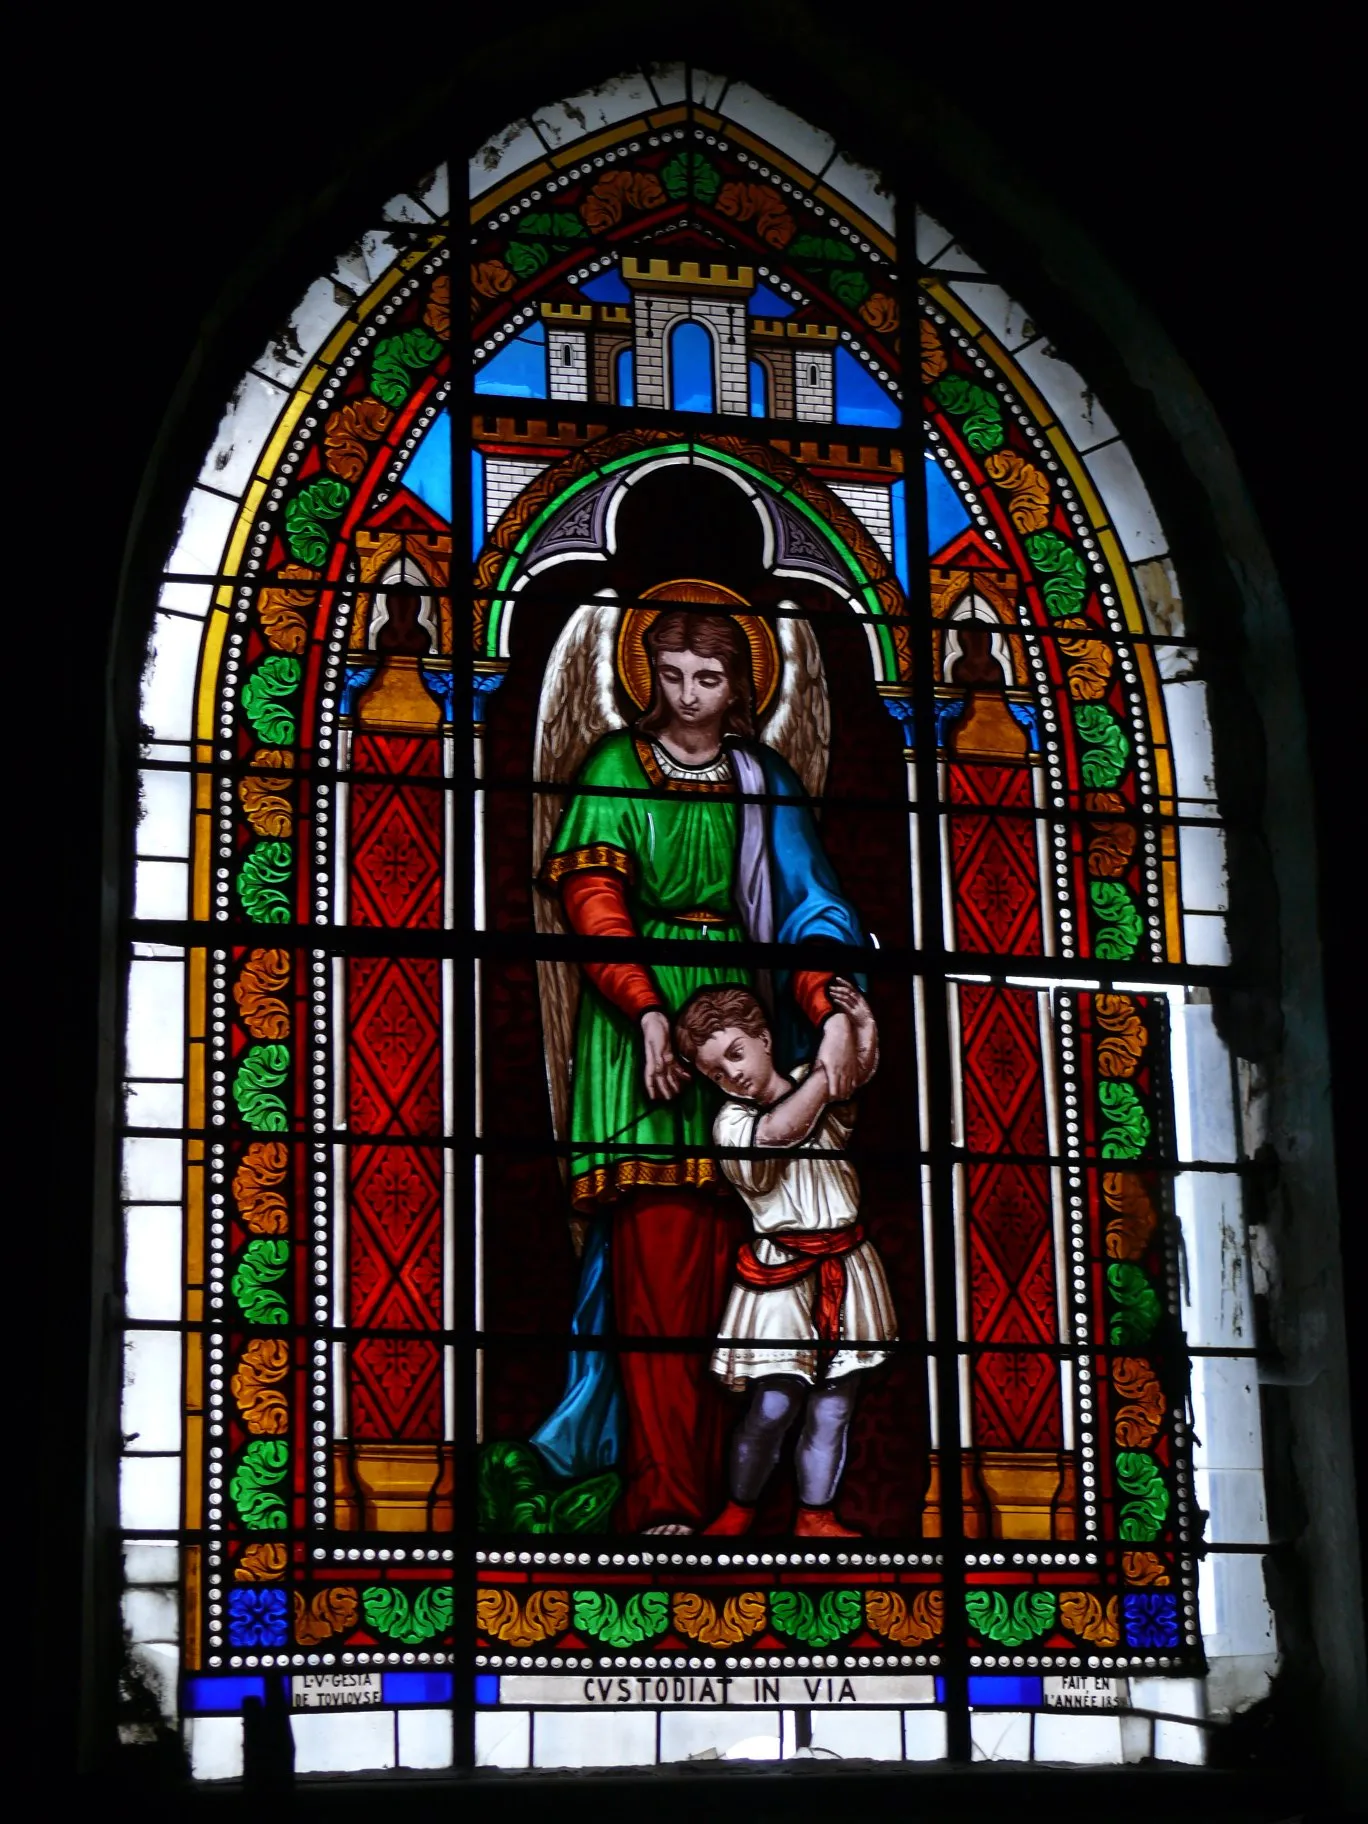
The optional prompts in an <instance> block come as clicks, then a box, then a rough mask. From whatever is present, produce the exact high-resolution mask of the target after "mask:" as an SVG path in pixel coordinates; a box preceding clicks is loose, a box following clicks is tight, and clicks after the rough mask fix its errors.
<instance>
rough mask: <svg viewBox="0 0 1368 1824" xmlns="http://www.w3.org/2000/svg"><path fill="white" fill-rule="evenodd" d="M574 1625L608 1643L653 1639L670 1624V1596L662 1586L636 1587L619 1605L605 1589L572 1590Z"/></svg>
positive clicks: (620, 1644)
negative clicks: (637, 1588)
mask: <svg viewBox="0 0 1368 1824" xmlns="http://www.w3.org/2000/svg"><path fill="white" fill-rule="evenodd" d="M574 1600H575V1629H576V1632H578V1633H580V1634H592V1635H593V1637H594V1639H595V1640H601V1641H603V1643H604V1644H605V1646H609V1647H634V1646H636V1645H637V1643H638V1642H639V1641H643V1640H655V1639H657V1638H658V1637H659V1636H660V1635H661V1634H663V1633H664V1632H665V1630H666V1628H667V1627H669V1625H670V1599H669V1596H668V1595H667V1594H666V1592H665V1591H664V1590H639V1591H638V1592H637V1593H636V1595H634V1596H629V1597H628V1598H627V1600H626V1602H625V1603H624V1604H623V1605H622V1607H621V1608H620V1609H619V1607H618V1605H617V1601H616V1599H615V1598H614V1597H612V1596H610V1595H609V1594H608V1592H607V1591H606V1590H576V1591H575V1596H574Z"/></svg>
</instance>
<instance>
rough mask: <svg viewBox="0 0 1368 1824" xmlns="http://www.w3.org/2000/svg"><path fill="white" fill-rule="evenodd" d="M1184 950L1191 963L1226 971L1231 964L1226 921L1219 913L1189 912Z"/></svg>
mask: <svg viewBox="0 0 1368 1824" xmlns="http://www.w3.org/2000/svg"><path fill="white" fill-rule="evenodd" d="M1183 949H1184V951H1185V953H1186V955H1187V960H1188V961H1189V962H1190V963H1195V964H1197V965H1198V966H1199V967H1201V968H1203V969H1224V968H1225V967H1226V965H1227V964H1228V963H1229V962H1230V943H1229V940H1228V939H1227V937H1226V928H1225V920H1224V919H1223V918H1222V917H1221V916H1220V914H1219V913H1208V912H1189V913H1188V914H1187V915H1186V916H1185V917H1184V919H1183Z"/></svg>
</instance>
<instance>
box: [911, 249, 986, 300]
mask: <svg viewBox="0 0 1368 1824" xmlns="http://www.w3.org/2000/svg"><path fill="white" fill-rule="evenodd" d="M924 264H925V265H927V266H929V267H930V269H931V270H932V271H933V272H937V273H955V274H958V273H964V272H982V271H983V268H982V266H980V265H979V263H978V261H977V260H976V259H974V258H973V257H972V255H970V254H969V253H967V252H966V251H965V249H964V248H963V247H961V246H960V244H959V242H958V241H951V242H950V244H949V245H948V246H943V247H942V248H941V249H940V251H939V253H937V254H936V255H935V256H934V257H933V258H932V259H929V260H927V261H925V262H924ZM951 288H952V289H953V286H952V287H951Z"/></svg>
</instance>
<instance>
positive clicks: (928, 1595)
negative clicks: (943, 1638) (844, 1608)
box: [865, 1590, 945, 1647]
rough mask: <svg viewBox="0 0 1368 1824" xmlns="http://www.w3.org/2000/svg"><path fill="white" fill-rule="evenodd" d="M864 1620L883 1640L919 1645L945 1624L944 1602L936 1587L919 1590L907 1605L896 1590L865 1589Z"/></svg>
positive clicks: (902, 1644)
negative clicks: (934, 1588)
mask: <svg viewBox="0 0 1368 1824" xmlns="http://www.w3.org/2000/svg"><path fill="white" fill-rule="evenodd" d="M865 1620H866V1621H867V1622H868V1623H869V1625H870V1627H871V1628H873V1630H874V1632H875V1633H876V1634H882V1635H883V1636H884V1638H885V1639H886V1640H893V1641H897V1643H898V1644H899V1645H900V1646H908V1647H919V1646H922V1645H923V1644H924V1643H925V1642H926V1641H928V1640H935V1639H936V1637H937V1636H938V1635H939V1633H940V1631H941V1629H942V1628H943V1627H944V1626H945V1601H944V1598H943V1597H942V1595H941V1592H940V1591H939V1590H921V1591H919V1592H918V1594H917V1595H915V1596H914V1597H913V1598H912V1601H911V1603H910V1604H909V1603H908V1602H906V1601H905V1600H904V1598H903V1597H902V1596H900V1595H899V1593H898V1592H897V1591H896V1590H868V1591H866V1593H865Z"/></svg>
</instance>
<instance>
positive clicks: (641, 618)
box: [617, 576, 783, 716]
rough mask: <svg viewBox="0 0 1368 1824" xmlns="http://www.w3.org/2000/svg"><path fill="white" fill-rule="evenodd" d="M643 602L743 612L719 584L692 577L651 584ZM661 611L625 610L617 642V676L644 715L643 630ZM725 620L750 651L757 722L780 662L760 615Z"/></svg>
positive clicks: (646, 665) (647, 674) (647, 694)
mask: <svg viewBox="0 0 1368 1824" xmlns="http://www.w3.org/2000/svg"><path fill="white" fill-rule="evenodd" d="M641 599H642V601H643V602H649V601H654V600H656V599H664V600H665V601H667V602H670V603H672V604H673V603H676V602H678V603H680V604H693V603H697V604H698V605H699V606H700V607H702V606H706V607H712V608H727V609H733V610H734V609H736V608H747V607H749V603H748V602H747V601H746V598H745V597H744V596H743V595H737V593H736V592H735V590H733V589H728V588H727V587H726V585H725V584H724V583H712V582H707V581H705V580H704V579H703V578H702V577H698V576H677V577H674V578H673V579H672V580H671V581H670V582H667V583H655V584H653V585H652V586H651V588H649V589H643V590H642V592H641ZM662 612H663V611H662V610H661V609H659V608H629V609H628V610H627V612H626V613H625V614H624V615H623V617H622V625H621V627H620V629H619V631H618V639H617V674H618V677H619V678H621V680H622V688H623V689H624V690H625V691H626V692H627V695H628V696H629V697H630V698H631V700H632V702H633V703H635V704H636V706H637V708H638V709H639V710H640V711H641V712H642V713H643V714H645V711H646V709H647V707H648V705H649V704H650V701H651V661H650V659H649V658H648V656H647V653H646V639H645V635H646V629H647V628H648V627H649V626H650V625H651V622H652V621H654V620H655V618H656V616H657V615H658V614H660V613H662ZM731 618H732V619H733V620H734V621H735V622H736V624H737V625H738V626H739V627H740V629H741V631H742V633H744V634H745V636H746V644H747V645H748V646H749V647H750V655H751V683H752V685H753V687H754V690H755V713H756V715H757V716H763V715H764V713H765V711H766V710H767V709H768V708H769V706H770V704H771V702H772V701H773V699H774V693H775V691H776V690H777V689H778V687H779V676H780V673H781V672H782V670H783V660H782V658H781V657H780V654H779V643H778V641H777V640H776V639H775V637H774V629H773V628H772V627H771V626H770V624H769V622H768V621H767V620H766V619H765V618H764V616H763V615H760V614H736V613H734V612H733V614H732V616H731Z"/></svg>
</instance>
